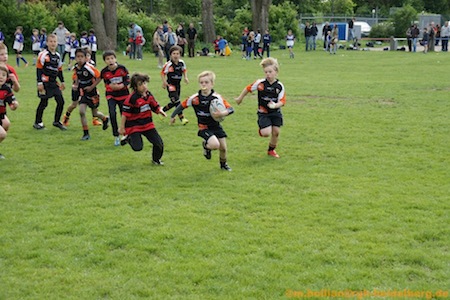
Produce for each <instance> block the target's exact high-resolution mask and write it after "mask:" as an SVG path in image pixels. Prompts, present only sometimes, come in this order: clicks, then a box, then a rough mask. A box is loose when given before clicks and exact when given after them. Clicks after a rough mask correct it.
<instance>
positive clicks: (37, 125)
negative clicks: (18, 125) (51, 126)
mask: <svg viewBox="0 0 450 300" xmlns="http://www.w3.org/2000/svg"><path fill="white" fill-rule="evenodd" d="M33 128H34V129H37V130H41V129H44V128H45V126H44V123H34V124H33Z"/></svg>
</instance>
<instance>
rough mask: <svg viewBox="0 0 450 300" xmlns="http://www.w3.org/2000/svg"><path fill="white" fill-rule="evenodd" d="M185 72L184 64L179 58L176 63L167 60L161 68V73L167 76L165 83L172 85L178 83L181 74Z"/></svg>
mask: <svg viewBox="0 0 450 300" xmlns="http://www.w3.org/2000/svg"><path fill="white" fill-rule="evenodd" d="M186 72H187V69H186V64H185V63H184V61H183V60H181V59H180V60H179V61H178V64H175V63H174V62H173V61H171V60H169V61H168V62H166V63H165V65H164V66H163V67H162V69H161V75H165V76H167V83H168V84H173V85H179V84H180V82H181V79H183V74H185V73H186Z"/></svg>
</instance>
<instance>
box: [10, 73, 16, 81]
mask: <svg viewBox="0 0 450 300" xmlns="http://www.w3.org/2000/svg"><path fill="white" fill-rule="evenodd" d="M9 79H11V81H12V82H13V83H15V82H17V77H16V75H14V74H13V73H9Z"/></svg>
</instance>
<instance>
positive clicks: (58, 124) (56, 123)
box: [53, 122, 67, 131]
mask: <svg viewBox="0 0 450 300" xmlns="http://www.w3.org/2000/svg"><path fill="white" fill-rule="evenodd" d="M53 126H55V127H57V128H59V129H61V130H63V131H64V130H67V127H66V126H64V125H63V124H62V123H61V122H53Z"/></svg>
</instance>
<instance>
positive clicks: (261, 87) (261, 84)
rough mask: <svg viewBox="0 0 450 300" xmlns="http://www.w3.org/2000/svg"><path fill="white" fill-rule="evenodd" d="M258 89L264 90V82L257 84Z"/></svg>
mask: <svg viewBox="0 0 450 300" xmlns="http://www.w3.org/2000/svg"><path fill="white" fill-rule="evenodd" d="M258 91H264V84H263V83H260V84H258Z"/></svg>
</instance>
